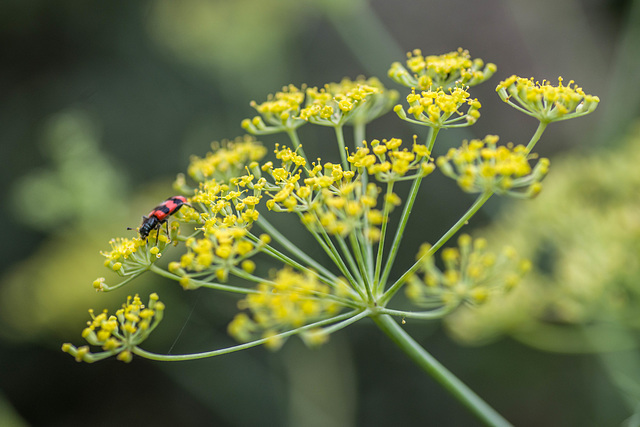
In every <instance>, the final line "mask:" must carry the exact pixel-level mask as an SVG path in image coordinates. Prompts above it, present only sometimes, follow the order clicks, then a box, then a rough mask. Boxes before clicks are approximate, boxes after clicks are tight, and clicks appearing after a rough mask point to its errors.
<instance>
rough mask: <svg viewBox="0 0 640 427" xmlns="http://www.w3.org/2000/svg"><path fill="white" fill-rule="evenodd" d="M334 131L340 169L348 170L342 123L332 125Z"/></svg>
mask: <svg viewBox="0 0 640 427" xmlns="http://www.w3.org/2000/svg"><path fill="white" fill-rule="evenodd" d="M334 129H335V131H336V139H337V140H338V149H339V150H340V159H341V160H342V170H345V171H346V170H349V163H348V162H347V150H346V149H345V148H346V146H345V144H344V132H343V131H342V125H340V126H335V127H334Z"/></svg>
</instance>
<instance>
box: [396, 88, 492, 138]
mask: <svg viewBox="0 0 640 427" xmlns="http://www.w3.org/2000/svg"><path fill="white" fill-rule="evenodd" d="M407 102H408V103H409V108H408V109H407V111H406V112H405V111H404V108H403V107H402V105H400V104H398V105H396V106H395V107H394V109H393V111H395V112H396V114H398V117H400V118H401V119H402V120H406V121H408V122H411V123H416V124H420V125H423V126H430V127H433V128H436V129H443V128H453V127H464V126H470V125H472V124H474V123H475V122H476V121H477V120H478V118H479V117H480V112H479V111H478V110H479V109H480V107H481V104H480V102H479V101H478V100H477V99H474V98H470V95H469V92H467V90H466V89H465V88H463V87H460V86H458V87H455V88H449V89H448V90H447V91H445V90H443V89H442V88H439V89H436V90H426V91H422V92H420V93H416V92H415V89H411V93H410V94H409V95H407ZM464 105H467V106H468V108H467V112H466V113H463V112H461V111H460V108H461V107H462V106H464ZM408 115H412V116H413V117H414V119H411V118H409V117H408Z"/></svg>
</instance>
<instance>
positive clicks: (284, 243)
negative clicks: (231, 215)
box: [257, 215, 336, 279]
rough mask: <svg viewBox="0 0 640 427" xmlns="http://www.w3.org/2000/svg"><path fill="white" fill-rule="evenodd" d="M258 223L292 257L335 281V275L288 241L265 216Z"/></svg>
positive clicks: (261, 216)
mask: <svg viewBox="0 0 640 427" xmlns="http://www.w3.org/2000/svg"><path fill="white" fill-rule="evenodd" d="M257 223H258V225H259V226H260V227H261V228H262V230H263V231H264V232H266V233H267V234H269V236H271V238H273V239H274V240H275V241H276V242H278V243H280V244H281V245H282V246H283V247H284V248H285V249H287V250H288V251H289V252H290V253H291V254H292V255H295V256H296V257H297V258H298V259H300V260H301V261H304V262H306V263H307V264H308V265H309V266H311V267H313V268H315V269H316V270H317V271H318V272H321V273H322V274H324V275H325V276H327V277H330V278H333V279H335V277H336V276H335V274H333V273H332V272H330V271H329V270H327V269H326V268H325V267H324V266H323V265H322V264H320V263H319V262H318V261H316V260H315V259H313V258H311V257H310V256H309V255H307V254H306V253H305V251H303V250H302V249H300V248H298V247H297V246H296V245H295V244H293V242H291V240H289V239H287V238H286V237H285V236H284V235H283V234H282V233H280V232H279V231H278V229H277V228H275V227H274V226H273V225H272V224H271V223H270V222H269V221H267V220H266V219H265V218H264V216H263V215H260V217H259V218H258V221H257ZM274 250H275V249H274ZM283 256H284V255H283Z"/></svg>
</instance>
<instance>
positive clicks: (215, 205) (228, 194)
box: [191, 175, 262, 232]
mask: <svg viewBox="0 0 640 427" xmlns="http://www.w3.org/2000/svg"><path fill="white" fill-rule="evenodd" d="M252 180H253V176H252V175H243V176H240V177H237V178H232V179H231V180H230V181H231V182H232V184H225V183H218V182H216V181H215V180H210V181H206V182H201V183H200V186H199V188H198V189H197V190H196V192H195V194H194V195H193V197H191V202H192V203H199V205H200V206H201V207H202V210H203V212H202V213H200V214H199V216H200V221H201V222H204V224H205V226H204V230H205V232H210V230H211V229H212V228H214V227H218V226H224V227H231V226H242V227H248V226H250V225H251V224H252V223H253V222H255V221H256V220H257V219H258V217H259V212H258V210H257V209H256V206H257V205H258V204H259V203H260V200H262V195H261V191H259V190H253V192H251V191H250V190H249V189H247V188H246V187H247V186H248V185H250V184H251V182H252ZM232 186H233V187H235V189H234V188H233V187H232ZM241 188H244V189H241Z"/></svg>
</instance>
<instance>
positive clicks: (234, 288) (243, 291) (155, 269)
mask: <svg viewBox="0 0 640 427" xmlns="http://www.w3.org/2000/svg"><path fill="white" fill-rule="evenodd" d="M150 270H151V271H153V272H154V273H156V274H157V275H159V276H162V277H166V278H167V279H171V280H176V281H180V279H182V277H181V276H178V275H176V274H173V273H170V272H168V271H166V270H163V269H161V268H160V267H156V265H155V264H154V265H152V266H151V268H150ZM189 280H190V282H192V283H194V284H196V285H198V286H199V287H203V288H209V289H215V290H218V291H225V292H232V293H235V294H255V293H258V291H256V290H255V289H248V288H241V287H238V286H231V285H223V284H221V283H212V282H207V281H203V280H197V279H193V278H190V279H189Z"/></svg>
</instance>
